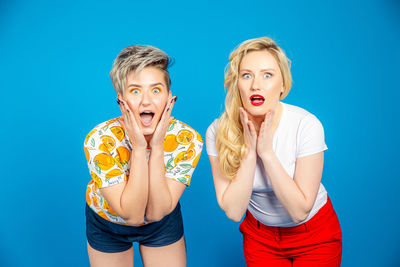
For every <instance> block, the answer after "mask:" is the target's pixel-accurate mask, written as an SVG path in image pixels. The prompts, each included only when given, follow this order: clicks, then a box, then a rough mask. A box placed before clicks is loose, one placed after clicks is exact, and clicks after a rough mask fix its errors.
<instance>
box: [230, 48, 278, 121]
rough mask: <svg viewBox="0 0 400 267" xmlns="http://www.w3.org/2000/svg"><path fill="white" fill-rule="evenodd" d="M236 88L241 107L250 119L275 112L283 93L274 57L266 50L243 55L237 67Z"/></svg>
mask: <svg viewBox="0 0 400 267" xmlns="http://www.w3.org/2000/svg"><path fill="white" fill-rule="evenodd" d="M238 88H239V92H240V98H241V99H242V103H243V107H244V109H245V110H246V111H247V112H248V113H249V114H250V115H251V116H252V117H261V116H265V114H266V113H267V112H268V110H275V108H276V106H277V104H278V103H279V97H280V94H281V92H283V80H282V74H281V71H280V68H279V65H278V62H277V61H276V60H275V58H274V56H273V55H272V54H271V53H270V52H268V51H267V50H261V51H251V52H249V53H248V54H247V55H245V56H244V57H243V59H242V62H241V63H240V66H239V77H238Z"/></svg>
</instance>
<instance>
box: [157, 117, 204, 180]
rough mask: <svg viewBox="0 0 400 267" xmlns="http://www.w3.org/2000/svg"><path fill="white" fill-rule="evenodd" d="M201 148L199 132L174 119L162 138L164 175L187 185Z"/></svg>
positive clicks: (201, 142)
mask: <svg viewBox="0 0 400 267" xmlns="http://www.w3.org/2000/svg"><path fill="white" fill-rule="evenodd" d="M202 149H203V139H202V138H201V136H200V134H199V133H198V132H196V131H195V130H194V129H192V128H191V127H189V126H188V125H186V124H184V123H182V122H180V121H177V120H174V121H173V122H172V123H171V124H170V126H169V130H168V131H167V134H166V137H165V139H164V163H165V176H166V177H167V178H169V179H172V180H175V181H178V182H181V183H183V184H185V185H187V186H189V185H190V182H191V178H192V175H193V172H194V170H195V169H196V166H197V163H198V162H199V159H200V155H201V151H202Z"/></svg>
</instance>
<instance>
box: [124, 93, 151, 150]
mask: <svg viewBox="0 0 400 267" xmlns="http://www.w3.org/2000/svg"><path fill="white" fill-rule="evenodd" d="M117 102H119V107H120V109H121V113H122V118H123V121H121V124H122V126H123V127H124V129H125V132H126V134H127V135H128V137H129V140H130V141H131V144H132V146H133V147H134V148H146V147H147V142H146V139H145V138H144V135H143V133H142V131H141V129H140V127H139V125H138V124H137V122H136V119H135V116H134V114H133V112H132V110H131V109H130V107H129V105H128V103H127V102H125V101H124V100H122V99H121V98H118V99H117Z"/></svg>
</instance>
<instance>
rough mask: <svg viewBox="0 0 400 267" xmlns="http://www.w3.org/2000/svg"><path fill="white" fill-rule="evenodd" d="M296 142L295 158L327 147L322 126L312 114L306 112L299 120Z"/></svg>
mask: <svg viewBox="0 0 400 267" xmlns="http://www.w3.org/2000/svg"><path fill="white" fill-rule="evenodd" d="M297 144H298V145H297V153H296V157H297V158H300V157H305V156H309V155H312V154H316V153H319V152H321V151H325V150H327V149H328V147H327V146H326V144H325V135H324V128H323V126H322V124H321V122H320V121H319V120H318V119H317V118H316V117H315V116H314V115H313V114H308V115H307V116H305V117H304V118H303V119H302V120H301V122H300V125H299V130H298V135H297Z"/></svg>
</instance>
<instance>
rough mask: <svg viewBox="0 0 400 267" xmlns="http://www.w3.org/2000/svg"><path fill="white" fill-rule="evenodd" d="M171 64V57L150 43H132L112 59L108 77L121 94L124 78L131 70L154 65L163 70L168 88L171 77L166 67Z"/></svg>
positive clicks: (138, 70)
mask: <svg viewBox="0 0 400 267" xmlns="http://www.w3.org/2000/svg"><path fill="white" fill-rule="evenodd" d="M171 64H172V58H171V57H169V56H168V55H167V54H166V53H165V52H164V51H162V50H161V49H158V48H157V47H154V46H151V45H133V46H128V47H127V48H124V49H122V51H121V52H120V53H119V54H118V56H117V58H116V59H115V60H114V64H113V66H112V68H111V71H110V77H111V81H112V84H113V86H114V90H115V92H117V93H120V94H123V92H124V88H125V83H126V78H127V77H128V75H129V73H131V71H133V70H134V71H136V72H137V73H139V72H140V71H141V70H142V69H144V68H145V67H150V66H152V67H156V68H159V69H160V70H162V71H163V72H164V75H165V82H166V84H167V87H168V90H169V88H170V87H171V79H170V77H169V73H168V67H170V66H171Z"/></svg>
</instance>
